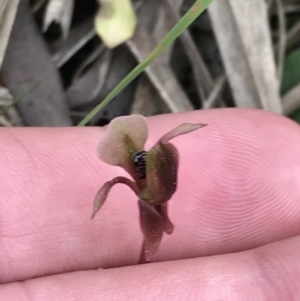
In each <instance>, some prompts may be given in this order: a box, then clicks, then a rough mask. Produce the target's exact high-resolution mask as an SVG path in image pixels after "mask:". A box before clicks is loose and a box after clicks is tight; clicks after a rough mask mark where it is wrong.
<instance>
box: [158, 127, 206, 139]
mask: <svg viewBox="0 0 300 301" xmlns="http://www.w3.org/2000/svg"><path fill="white" fill-rule="evenodd" d="M205 126H207V124H203V123H183V124H181V125H179V126H178V127H176V128H175V129H173V130H171V131H170V132H168V133H166V134H165V135H163V136H162V137H161V138H160V139H159V142H161V143H165V142H168V141H170V140H171V139H173V138H175V137H177V136H180V135H185V134H188V133H191V132H194V131H196V130H198V129H200V128H202V127H205Z"/></svg>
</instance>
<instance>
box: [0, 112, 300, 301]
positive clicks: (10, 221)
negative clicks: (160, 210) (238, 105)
mask: <svg viewBox="0 0 300 301" xmlns="http://www.w3.org/2000/svg"><path fill="white" fill-rule="evenodd" d="M184 122H200V123H208V126H207V127H205V128H203V129H200V130H198V131H196V132H193V133H191V134H188V135H185V136H180V137H177V138H175V139H174V140H172V143H173V144H174V145H176V147H177V148H178V150H179V154H180V165H179V185H178V189H177V192H176V193H175V195H174V196H173V198H172V199H171V200H170V202H169V216H170V219H171V221H172V222H173V223H174V225H175V230H174V233H173V234H172V235H170V236H168V235H164V237H163V240H162V244H161V246H160V248H159V251H158V252H157V255H156V256H155V258H154V261H156V262H155V263H151V264H146V265H140V266H136V263H137V260H138V256H139V252H140V247H141V243H142V235H141V231H140V228H139V222H138V209H137V201H136V198H135V196H134V194H133V192H131V191H130V189H129V188H127V187H126V186H123V185H120V186H116V187H115V188H114V189H113V190H112V191H111V193H110V194H109V196H108V200H107V202H106V203H105V205H104V206H103V208H102V209H101V210H100V211H99V212H98V214H97V216H96V217H95V220H93V221H91V220H90V215H91V212H92V203H93V198H94V196H95V194H96V192H97V190H98V189H99V188H100V186H101V185H102V184H103V183H104V182H105V181H107V180H110V179H112V178H113V177H115V176H128V175H127V174H126V173H125V171H123V170H122V169H120V168H118V167H114V166H109V165H106V164H105V163H103V162H101V161H100V160H98V159H97V157H96V154H95V150H96V147H97V144H98V141H99V139H100V137H101V133H102V129H99V128H61V129H55V128H48V129H47V128H20V129H18V128H12V129H1V130H0V151H1V157H0V166H1V170H0V178H1V187H0V283H2V284H1V285H0V300H1V301H6V300H18V301H19V300H20V301H23V300H24V301H37V300H58V301H60V300H75V301H77V300H78V301H79V300H110V301H111V300H158V299H161V300H200V301H201V300H207V301H210V300H216V301H217V300H218V301H219V300H230V301H232V300H233V301H234V300H242V301H244V300H251V301H252V300H258V301H260V300H267V301H269V300H270V301H277V300H291V301H294V300H300V289H299V285H298V284H299V282H300V259H299V248H300V237H299V234H300V201H299V199H300V156H299V153H300V129H299V126H298V125H297V124H296V123H294V122H292V121H290V120H288V119H287V118H284V117H281V116H277V115H274V114H271V113H267V112H263V111H256V110H243V109H218V110H208V111H194V112H188V113H182V114H172V115H164V116H157V117H152V118H150V119H149V139H148V142H147V145H146V149H148V148H149V147H151V146H152V145H153V144H154V143H155V142H156V141H157V139H158V138H159V137H160V136H162V135H163V134H164V133H166V132H167V131H169V130H170V129H172V128H174V127H175V126H177V125H179V124H181V123H184ZM212 255H213V256H212ZM112 267H117V268H114V269H111V268H112ZM100 268H105V269H100ZM18 281H22V282H18Z"/></svg>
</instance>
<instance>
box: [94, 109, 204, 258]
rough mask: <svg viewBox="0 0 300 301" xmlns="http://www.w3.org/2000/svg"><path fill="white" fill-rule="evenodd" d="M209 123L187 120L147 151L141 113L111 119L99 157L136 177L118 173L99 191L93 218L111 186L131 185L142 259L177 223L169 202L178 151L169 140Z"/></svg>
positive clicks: (144, 119)
mask: <svg viewBox="0 0 300 301" xmlns="http://www.w3.org/2000/svg"><path fill="white" fill-rule="evenodd" d="M204 126H206V124H193V123H184V124H181V125H179V126H178V127H176V128H175V129H173V130H171V131H170V132H168V133H166V134H165V135H163V136H162V137H161V138H160V139H159V140H158V142H157V143H156V144H155V145H154V146H153V147H152V148H151V149H150V150H149V151H147V152H146V151H144V144H145V142H146V140H147V135H148V130H147V121H146V118H145V117H143V116H141V115H131V116H123V117H117V118H115V119H114V120H112V121H111V122H110V124H109V125H108V127H107V130H106V133H105V134H104V136H103V139H102V140H101V142H100V144H99V148H98V157H99V158H100V159H101V160H102V161H104V162H105V163H107V164H110V165H115V166H120V167H122V168H124V169H125V170H126V171H127V172H128V173H129V174H130V175H131V177H132V178H133V181H132V180H130V179H128V178H125V177H121V176H120V177H116V178H114V179H112V180H111V181H108V182H106V183H104V185H103V186H102V187H101V188H100V190H99V191H98V193H97V195H96V198H95V201H94V208H93V214H92V218H94V216H95V214H96V213H97V212H98V210H99V209H100V208H101V207H102V205H103V204H104V202H105V200H106V198H107V195H108V193H109V191H110V189H111V188H112V187H113V186H114V185H115V184H118V183H121V184H125V185H127V186H129V187H130V188H131V189H132V190H133V191H134V193H135V194H136V195H137V197H138V204H139V209H140V224H141V229H142V233H143V236H144V242H143V246H142V251H141V255H140V263H146V262H149V261H150V260H151V258H152V256H153V255H154V254H155V252H156V251H157V249H158V246H159V244H160V242H161V239H162V236H163V233H164V232H165V233H167V234H171V233H172V232H173V230H174V226H173V224H172V222H171V221H170V219H169V217H168V210H167V202H168V201H169V200H170V199H171V197H172V195H173V194H174V192H175V191H176V187H177V170H178V160H179V157H178V151H177V149H176V147H175V146H174V145H173V144H171V143H170V142H169V141H170V140H171V139H172V138H175V137H177V136H179V135H183V134H187V133H190V132H193V131H195V130H197V129H199V128H201V127H204Z"/></svg>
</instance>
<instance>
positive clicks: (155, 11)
mask: <svg viewBox="0 0 300 301" xmlns="http://www.w3.org/2000/svg"><path fill="white" fill-rule="evenodd" d="M106 1H107V0H106ZM119 1H120V0H119ZM108 2H109V1H108ZM114 2H115V1H114ZM193 3H194V1H193V0H132V1H131V5H132V8H133V12H134V15H135V17H136V21H137V22H136V25H135V27H134V35H133V37H132V38H130V39H128V40H126V41H125V42H122V43H120V44H119V45H117V46H116V47H115V46H114V47H113V48H112V47H111V46H109V45H108V44H107V42H106V40H105V37H104V36H101V34H99V32H97V30H95V18H96V17H97V16H98V17H99V16H100V15H101V14H102V15H104V13H103V12H104V11H103V10H102V12H101V9H103V6H104V5H105V1H100V0H99V1H97V0H30V1H27V0H1V1H0V68H1V69H0V125H1V126H69V125H76V124H78V122H80V121H81V120H82V118H84V117H85V116H86V115H87V113H88V112H89V111H90V110H91V109H93V108H94V107H95V106H96V105H97V104H99V103H100V102H101V101H102V100H103V99H104V98H105V96H106V95H107V94H108V93H109V92H110V91H111V90H112V89H113V88H114V87H115V86H116V85H117V84H118V83H119V82H120V81H121V80H122V79H123V78H124V77H125V76H126V75H127V74H128V73H129V72H130V71H131V70H132V69H133V68H134V67H135V66H136V65H137V64H138V63H140V62H141V61H143V60H144V59H145V58H146V57H147V56H148V55H149V54H150V52H151V51H152V50H153V49H154V48H155V47H156V46H157V44H158V43H159V41H161V40H162V39H163V38H164V37H165V35H166V34H167V33H168V32H169V31H170V29H171V28H172V27H173V26H174V25H175V24H176V23H177V22H178V21H179V19H180V18H181V16H182V15H184V14H185V13H186V12H187V11H188V10H189V9H190V7H191V6H192V5H193ZM120 9H122V8H120ZM111 15H112V11H110V10H106V11H105V16H104V17H105V18H110V17H111ZM102 17H103V16H102ZM124 22H126V18H125V21H124ZM121 29H122V26H121V28H120V30H119V29H118V30H116V31H115V32H113V33H111V32H110V33H109V35H110V37H111V38H114V35H116V37H117V36H118V35H119V33H121V31H122V30H121ZM220 107H248V108H259V109H264V110H268V111H273V112H275V113H278V114H283V115H286V116H288V117H290V118H292V119H294V120H295V121H297V122H300V1H299V0H243V1H241V0H214V1H213V2H212V4H211V5H210V6H209V8H208V9H207V10H206V11H205V12H204V13H203V14H201V15H200V16H199V17H198V18H197V19H196V20H195V22H193V24H192V25H191V26H190V27H189V28H188V30H186V31H185V32H184V33H183V34H182V35H181V36H180V38H178V39H177V40H176V42H175V43H174V44H173V45H172V46H171V47H169V48H168V49H167V51H165V52H164V53H163V54H162V55H161V56H159V57H158V58H157V59H156V60H155V61H154V62H153V63H152V64H151V65H150V66H149V67H148V68H147V69H146V70H145V72H144V73H142V74H141V75H140V76H139V77H138V78H136V79H135V80H134V81H133V82H132V83H131V84H130V85H128V86H127V87H126V88H125V89H124V90H123V91H122V92H121V93H120V94H119V95H118V96H117V97H116V98H115V99H114V100H113V101H112V102H111V103H109V104H108V105H107V106H106V107H105V108H104V109H103V110H101V111H100V112H99V113H98V114H96V116H95V117H94V118H93V119H92V120H91V121H90V122H89V125H105V124H107V123H108V122H109V121H110V120H111V119H113V118H115V117H117V116H121V115H128V114H133V113H137V114H142V115H145V116H151V115H157V114H163V113H170V112H182V111H188V110H199V109H210V108H220Z"/></svg>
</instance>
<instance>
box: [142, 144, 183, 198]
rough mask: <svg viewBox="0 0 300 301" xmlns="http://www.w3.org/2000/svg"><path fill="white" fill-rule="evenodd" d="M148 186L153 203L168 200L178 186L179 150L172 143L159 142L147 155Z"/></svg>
mask: <svg viewBox="0 0 300 301" xmlns="http://www.w3.org/2000/svg"><path fill="white" fill-rule="evenodd" d="M146 168H147V178H146V179H147V188H148V190H149V194H150V196H151V202H152V203H153V204H161V203H163V202H166V201H168V200H169V199H170V198H171V197H172V195H173V194H174V192H175V191H176V188H177V169H178V151H177V149H176V147H175V146H174V145H172V144H171V143H168V142H166V143H158V144H156V146H154V148H153V149H151V150H150V151H149V152H148V154H147V156H146Z"/></svg>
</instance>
